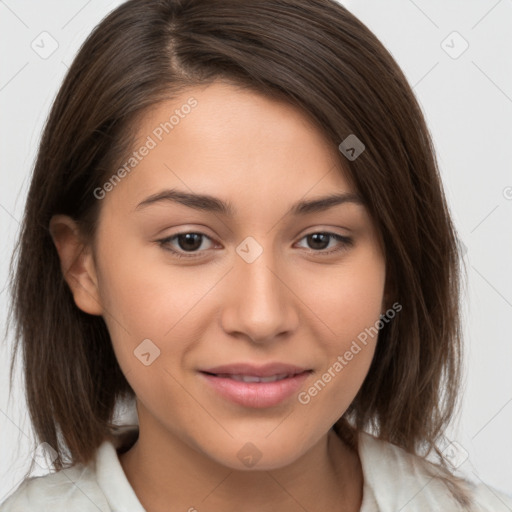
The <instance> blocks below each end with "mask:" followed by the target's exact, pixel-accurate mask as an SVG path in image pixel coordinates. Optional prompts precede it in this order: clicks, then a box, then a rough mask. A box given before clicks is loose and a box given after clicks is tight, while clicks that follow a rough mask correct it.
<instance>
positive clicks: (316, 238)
mask: <svg viewBox="0 0 512 512" xmlns="http://www.w3.org/2000/svg"><path fill="white" fill-rule="evenodd" d="M322 238H323V242H322V240H321V239H322ZM308 239H309V241H311V240H312V241H313V243H312V244H311V245H312V248H313V249H325V248H326V247H327V246H328V245H329V235H327V234H326V233H313V234H312V235H308ZM317 243H320V246H321V247H318V246H317V245H316V244H317Z"/></svg>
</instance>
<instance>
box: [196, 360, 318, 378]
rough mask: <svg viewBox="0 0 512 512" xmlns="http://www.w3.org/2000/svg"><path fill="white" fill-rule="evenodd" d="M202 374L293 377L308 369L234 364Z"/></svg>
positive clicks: (276, 364)
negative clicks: (283, 375)
mask: <svg viewBox="0 0 512 512" xmlns="http://www.w3.org/2000/svg"><path fill="white" fill-rule="evenodd" d="M200 371H201V372H204V373H214V374H229V375H251V376H254V377H271V376H273V375H282V374H286V375H295V374H298V373H303V372H306V371H309V368H304V367H301V366H295V365H292V364H286V363H268V364H265V365H261V366H257V365H254V364H251V363H235V364H225V365H221V366H215V367H211V368H206V369H203V370H200Z"/></svg>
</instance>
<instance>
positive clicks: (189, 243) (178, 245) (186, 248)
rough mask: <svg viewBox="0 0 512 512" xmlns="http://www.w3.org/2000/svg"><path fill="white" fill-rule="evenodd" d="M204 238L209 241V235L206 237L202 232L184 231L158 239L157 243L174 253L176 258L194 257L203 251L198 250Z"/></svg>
mask: <svg viewBox="0 0 512 512" xmlns="http://www.w3.org/2000/svg"><path fill="white" fill-rule="evenodd" d="M204 239H207V240H210V241H211V239H210V237H208V236H207V235H205V234H204V233H197V232H189V231H187V232H184V233H177V234H175V235H172V236H169V237H167V238H163V239H161V240H158V243H159V244H160V245H161V246H162V247H163V248H164V249H165V250H167V251H169V252H171V253H174V254H175V255H176V256H177V257H178V258H181V257H196V256H200V255H201V253H202V252H205V251H199V250H198V249H199V248H200V247H201V246H202V245H203V241H204ZM203 249H204V247H203ZM186 253H190V254H186Z"/></svg>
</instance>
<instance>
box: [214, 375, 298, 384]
mask: <svg viewBox="0 0 512 512" xmlns="http://www.w3.org/2000/svg"><path fill="white" fill-rule="evenodd" d="M218 376H219V377H224V378H228V379H233V380H237V381H239V382H276V381H278V380H283V379H286V378H288V377H289V376H290V375H289V374H288V373H282V374H280V375H271V376H269V377H256V376H254V375H230V374H228V373H224V374H220V375H218Z"/></svg>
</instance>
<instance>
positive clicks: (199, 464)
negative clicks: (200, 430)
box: [119, 425, 363, 512]
mask: <svg viewBox="0 0 512 512" xmlns="http://www.w3.org/2000/svg"><path fill="white" fill-rule="evenodd" d="M147 431H148V429H144V428H143V426H142V425H141V428H140V432H139V438H138V440H137V442H136V443H135V444H134V445H133V446H132V448H131V449H130V450H129V451H127V452H125V453H123V454H121V455H119V460H120V463H121V466H122V467H123V470H124V472H125V474H126V476H127V478H128V480H129V482H130V484H131V485H132V487H133V489H134V491H135V493H136V494H137V496H138V498H139V501H140V502H141V504H142V505H143V507H144V508H145V509H146V510H147V511H148V512H160V511H162V512H163V511H164V510H165V511H168V510H169V505H170V504H172V508H173V510H187V511H188V510H190V511H191V512H193V511H194V510H197V511H198V512H201V510H205V509H208V511H211V512H221V511H224V512H225V511H226V510H244V511H246V512H252V511H254V512H256V511H258V512H265V511H270V510H277V509H279V510H280V511H281V512H288V511H292V510H293V511H296V510H323V509H326V510H327V509H331V510H333V509H334V510H343V511H344V512H356V511H359V509H360V506H361V502H362V491H363V475H362V468H361V463H360V460H359V456H358V454H357V450H355V451H354V450H353V449H351V448H349V447H348V446H347V445H346V444H345V443H343V441H342V440H341V439H340V438H339V437H338V436H337V435H336V434H335V433H334V431H332V430H331V431H329V432H328V434H326V435H325V436H324V437H322V438H321V439H320V440H319V442H318V443H317V444H316V445H315V446H313V447H312V448H311V449H310V450H309V451H308V452H306V453H305V454H304V455H303V456H302V457H300V458H299V459H298V460H296V461H294V462H293V463H292V464H289V465H287V466H285V467H281V468H278V469H273V470H266V471H264V470H260V471H256V470H251V471H239V470H234V469H231V468H229V467H226V466H223V465H221V464H218V463H217V462H216V461H214V460H212V459H211V458H209V457H208V456H206V455H205V454H203V453H199V452H198V451H196V450H194V449H193V448H191V447H190V446H189V445H188V444H187V443H184V442H183V441H181V440H179V439H177V438H175V437H171V438H170V437H169V433H168V432H167V431H165V432H163V431H161V430H160V431H159V430H158V429H157V430H154V429H152V431H151V435H150V436H148V435H145V432H147Z"/></svg>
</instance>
